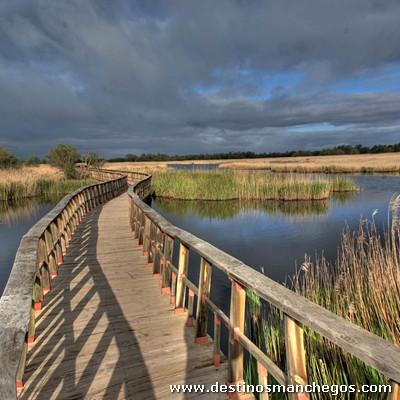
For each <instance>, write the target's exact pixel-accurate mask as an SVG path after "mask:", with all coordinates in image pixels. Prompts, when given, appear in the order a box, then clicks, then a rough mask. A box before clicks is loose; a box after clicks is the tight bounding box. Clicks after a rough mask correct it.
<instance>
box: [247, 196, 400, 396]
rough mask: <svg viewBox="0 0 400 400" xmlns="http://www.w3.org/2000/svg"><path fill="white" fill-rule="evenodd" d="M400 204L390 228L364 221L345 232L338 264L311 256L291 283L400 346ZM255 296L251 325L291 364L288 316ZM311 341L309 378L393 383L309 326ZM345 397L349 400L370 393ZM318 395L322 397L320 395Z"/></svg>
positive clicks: (395, 203)
mask: <svg viewBox="0 0 400 400" xmlns="http://www.w3.org/2000/svg"><path fill="white" fill-rule="evenodd" d="M399 209H400V196H397V197H394V198H393V199H392V201H391V204H390V211H391V212H390V215H391V220H390V224H388V225H389V226H390V228H389V229H388V230H387V231H386V232H384V233H383V234H380V233H379V231H378V229H377V227H376V226H375V223H374V221H373V219H372V221H365V220H362V221H361V222H360V226H359V229H358V231H356V232H351V231H350V230H349V229H346V230H345V231H344V232H343V234H342V237H341V243H340V246H339V249H338V255H337V259H336V261H335V262H334V263H330V262H328V260H327V259H326V258H325V257H324V256H322V257H320V258H316V259H315V260H314V261H312V260H311V259H310V258H309V257H306V259H305V262H304V263H303V265H302V266H301V268H300V269H299V271H298V272H297V274H296V275H295V277H294V279H293V281H292V282H291V286H292V288H293V290H294V291H296V292H298V293H299V294H301V295H303V296H305V297H306V298H308V299H309V300H311V301H313V302H315V303H317V304H319V305H321V306H322V307H324V308H326V309H328V310H330V311H332V312H334V313H336V314H338V315H339V316H341V317H343V318H345V319H347V320H349V321H352V322H353V323H355V324H357V325H359V326H361V327H363V328H364V329H366V330H368V331H370V332H372V333H374V334H376V335H378V336H381V337H382V338H384V339H386V340H388V341H391V342H392V343H394V344H396V345H400V324H399V315H400V253H399V251H400V249H399V243H400V218H399ZM249 299H250V303H251V304H252V308H250V307H249V311H250V314H251V318H250V319H249V323H248V329H249V330H250V332H256V335H257V338H256V340H255V341H256V343H257V344H259V345H260V347H263V348H264V349H265V351H266V353H267V354H268V355H269V356H270V357H271V358H272V359H273V360H274V361H275V362H276V363H278V364H279V365H280V366H281V368H285V361H284V360H285V348H284V331H283V326H282V324H283V315H282V314H281V313H280V312H279V311H278V310H277V309H275V308H273V307H264V308H263V307H262V306H261V302H260V301H259V299H258V298H257V296H254V294H252V295H250V296H249ZM305 342H306V351H307V370H308V376H309V381H311V382H317V383H320V384H328V385H340V384H355V385H358V386H361V385H362V384H382V383H387V382H385V378H384V377H383V376H381V375H380V374H379V373H378V372H377V371H376V370H374V369H373V368H371V367H368V366H367V365H365V364H364V363H362V362H361V361H359V360H358V359H356V358H354V357H352V356H351V355H350V354H348V353H346V352H344V351H342V350H341V349H340V348H339V347H337V346H336V345H334V344H332V343H331V342H330V341H328V340H326V339H324V338H323V337H321V336H320V335H318V334H316V333H315V332H313V331H312V330H310V329H308V328H306V330H305ZM247 379H248V380H249V381H251V382H256V379H257V378H256V374H255V371H254V361H251V360H250V362H249V364H248V368H247ZM327 396H328V397H327V398H336V397H334V396H331V397H329V395H328V394H327ZM342 396H343V397H341V398H343V399H349V400H350V399H354V398H355V399H367V398H370V397H362V395H355V394H348V395H347V397H346V396H345V395H342ZM354 396H356V397H354ZM357 396H359V397H357ZM364 396H366V395H364ZM374 396H376V397H374V399H381V398H382V399H383V398H386V397H385V396H386V395H385V394H383V393H382V394H381V395H380V394H374ZM312 398H315V399H318V398H319V397H318V394H314V395H313V396H312Z"/></svg>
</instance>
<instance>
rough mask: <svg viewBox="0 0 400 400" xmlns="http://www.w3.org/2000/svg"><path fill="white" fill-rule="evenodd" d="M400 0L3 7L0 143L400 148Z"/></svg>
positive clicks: (109, 150) (44, 1) (118, 0)
mask: <svg viewBox="0 0 400 400" xmlns="http://www.w3.org/2000/svg"><path fill="white" fill-rule="evenodd" d="M399 21H400V2H399V1H398V0H373V1H372V0H337V1H331V0H299V1H292V0H279V1H277V0H275V1H270V0H218V1H215V0H202V1H198V0H196V1H195V0H142V1H134V0H129V1H128V0H113V1H109V0H85V1H81V0H68V1H61V0H60V1H55V0H35V1H29V0H13V1H8V0H0V146H4V147H6V148H8V149H9V150H11V151H12V152H14V153H15V154H17V155H18V156H20V157H25V156H28V155H30V154H37V155H39V156H43V155H45V154H46V152H47V151H48V149H49V148H50V147H52V146H54V145H56V144H58V143H68V144H72V145H74V146H76V147H77V148H78V149H79V150H80V151H81V152H85V151H97V152H98V153H99V154H100V155H102V156H104V157H117V156H124V155H125V154H127V153H143V152H153V153H154V152H162V153H169V154H187V153H202V152H207V153H214V152H228V151H256V152H264V151H266V152H270V151H271V152H272V151H287V150H294V149H307V150H308V149H318V148H321V147H330V146H336V145H339V144H358V143H361V144H364V145H373V144H377V143H382V144H388V143H395V142H400V23H399Z"/></svg>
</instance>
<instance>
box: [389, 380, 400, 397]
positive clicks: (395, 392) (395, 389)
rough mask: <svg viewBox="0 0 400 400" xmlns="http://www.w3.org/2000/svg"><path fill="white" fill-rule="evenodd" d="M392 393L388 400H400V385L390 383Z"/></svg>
mask: <svg viewBox="0 0 400 400" xmlns="http://www.w3.org/2000/svg"><path fill="white" fill-rule="evenodd" d="M390 385H391V392H390V393H389V395H388V400H400V384H399V383H397V382H393V381H391V382H390Z"/></svg>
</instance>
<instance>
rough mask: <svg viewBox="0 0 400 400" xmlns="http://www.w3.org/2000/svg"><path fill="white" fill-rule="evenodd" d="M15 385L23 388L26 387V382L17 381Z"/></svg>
mask: <svg viewBox="0 0 400 400" xmlns="http://www.w3.org/2000/svg"><path fill="white" fill-rule="evenodd" d="M15 386H16V387H17V389H22V388H23V387H24V382H22V381H15Z"/></svg>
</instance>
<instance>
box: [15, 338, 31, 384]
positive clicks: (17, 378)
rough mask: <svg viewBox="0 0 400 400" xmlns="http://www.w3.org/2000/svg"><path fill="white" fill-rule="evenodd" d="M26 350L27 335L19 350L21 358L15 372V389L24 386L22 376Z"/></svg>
mask: <svg viewBox="0 0 400 400" xmlns="http://www.w3.org/2000/svg"><path fill="white" fill-rule="evenodd" d="M27 351H28V343H27V337H26V338H25V341H24V345H23V348H22V352H21V358H20V360H19V364H18V369H17V374H16V376H15V384H16V387H17V389H22V388H23V387H24V382H23V377H24V372H25V364H26V353H27Z"/></svg>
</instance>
